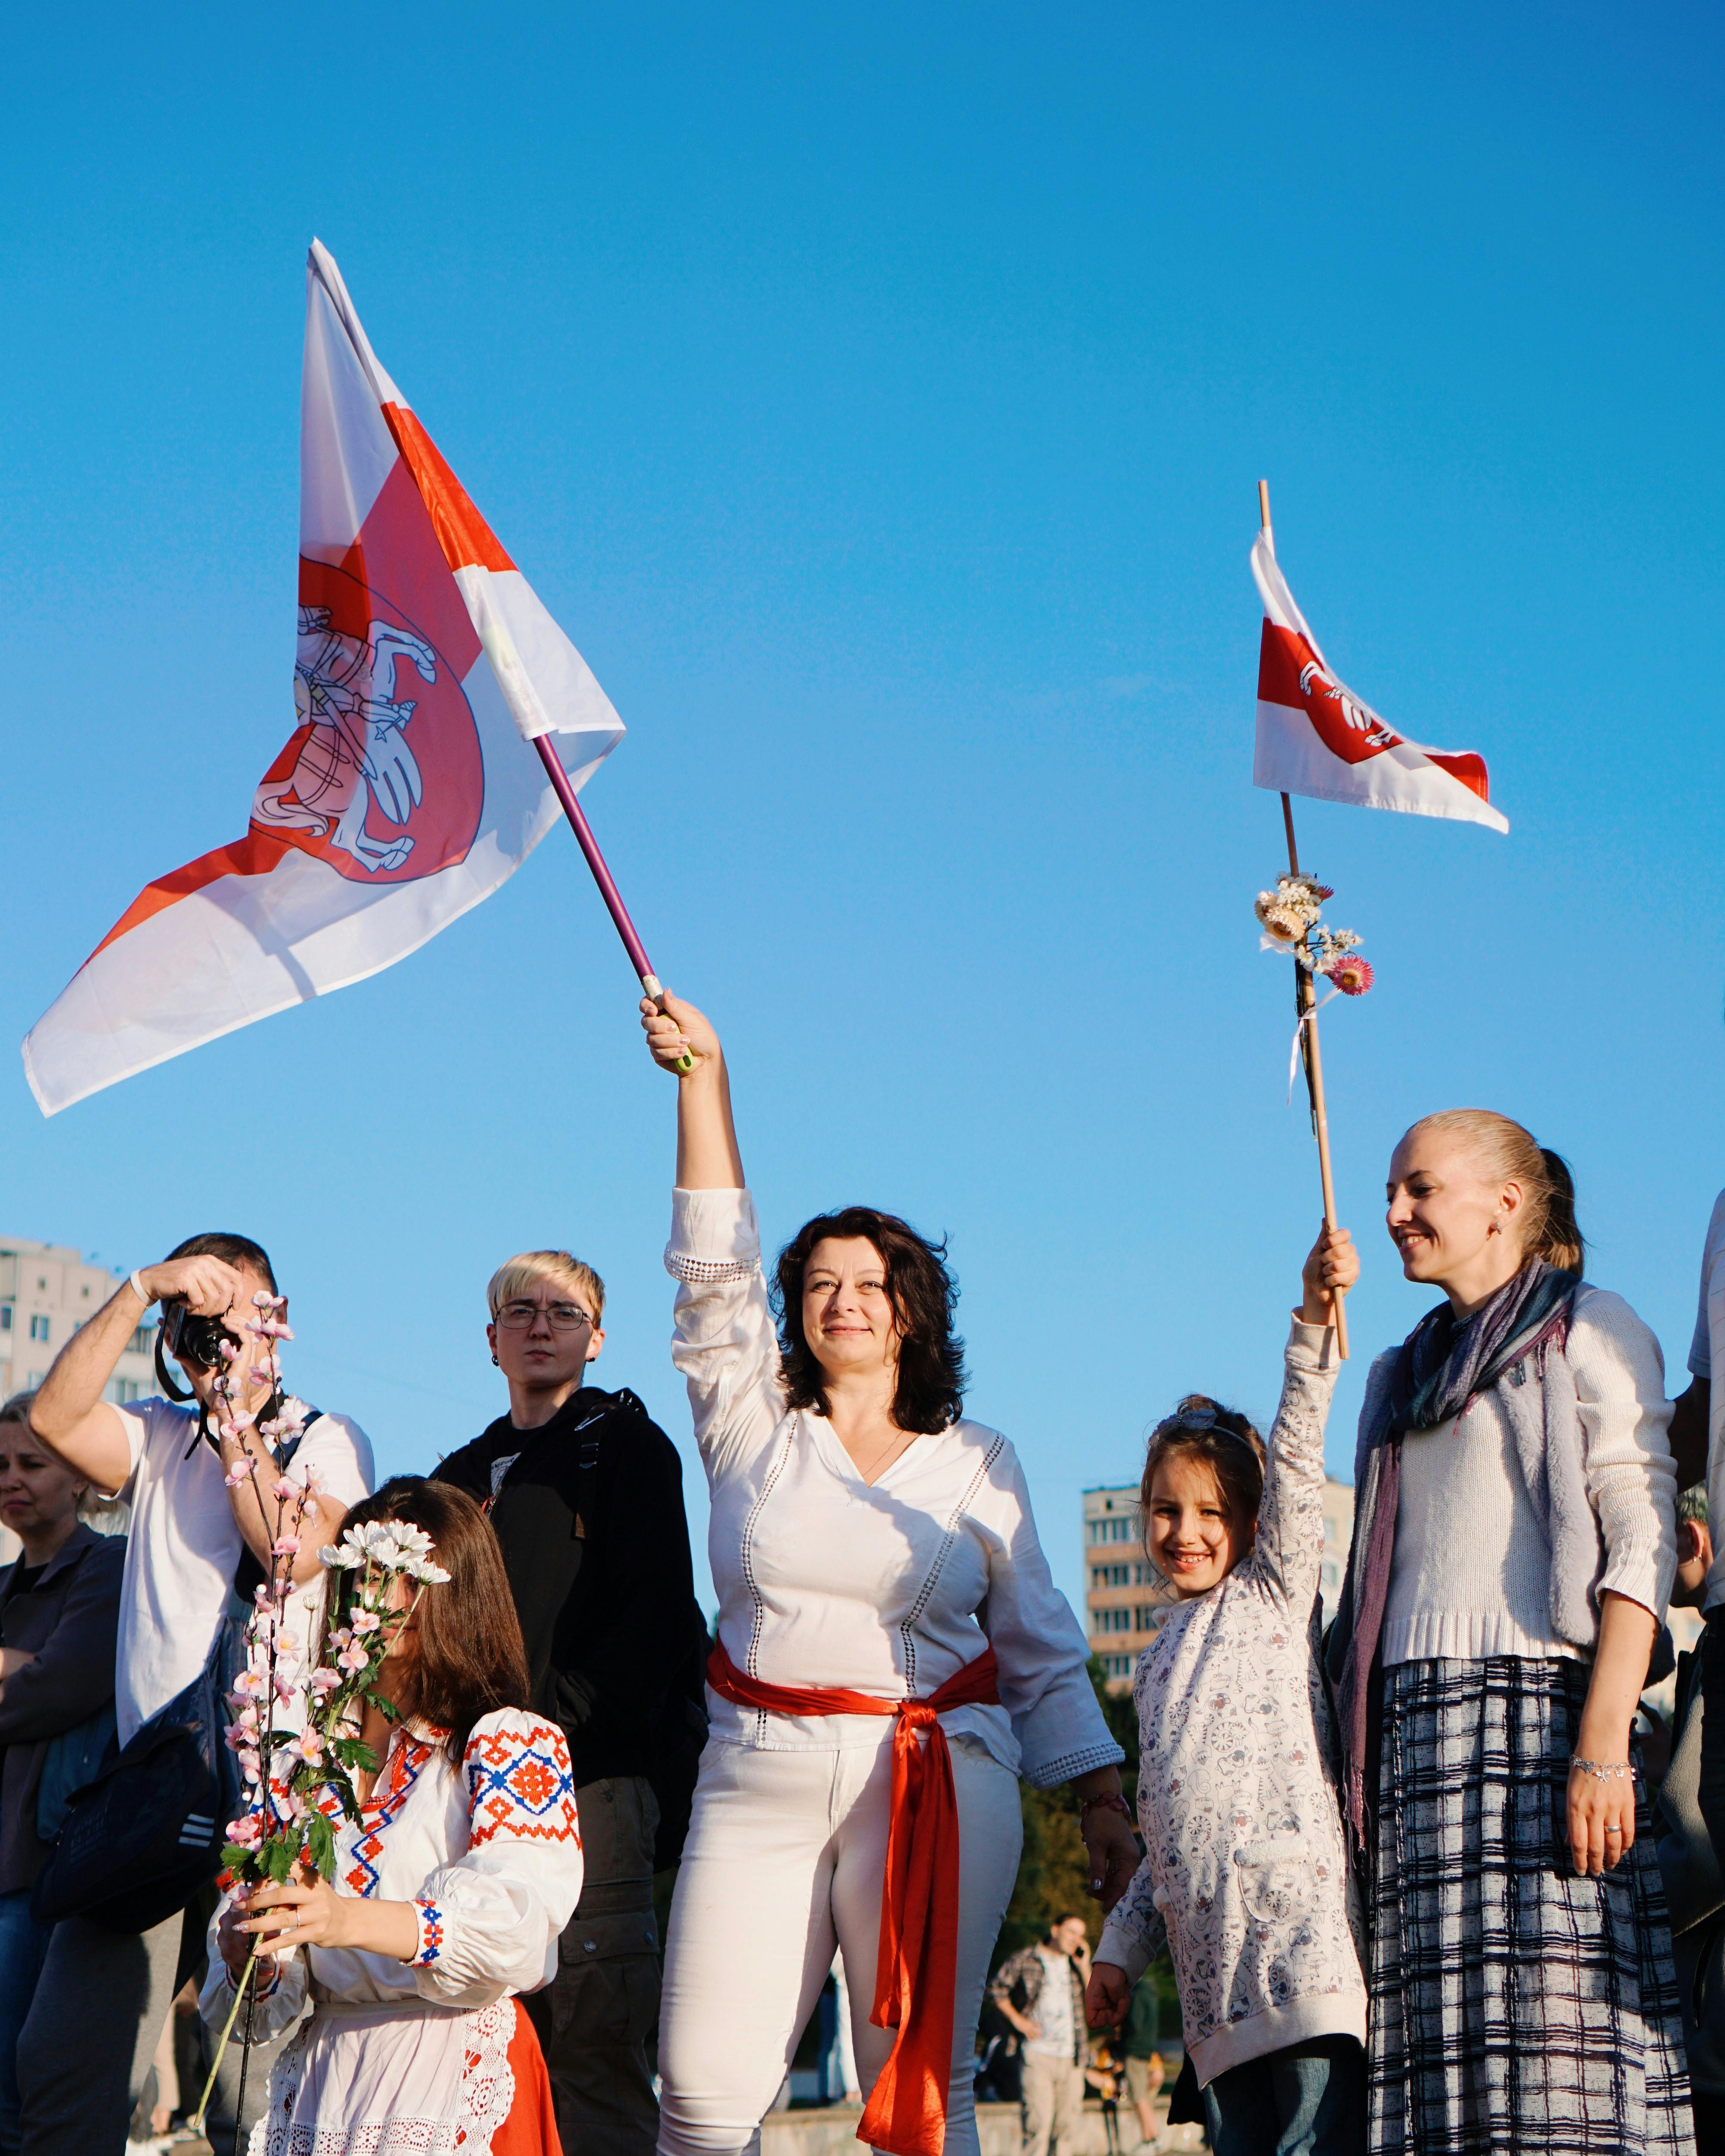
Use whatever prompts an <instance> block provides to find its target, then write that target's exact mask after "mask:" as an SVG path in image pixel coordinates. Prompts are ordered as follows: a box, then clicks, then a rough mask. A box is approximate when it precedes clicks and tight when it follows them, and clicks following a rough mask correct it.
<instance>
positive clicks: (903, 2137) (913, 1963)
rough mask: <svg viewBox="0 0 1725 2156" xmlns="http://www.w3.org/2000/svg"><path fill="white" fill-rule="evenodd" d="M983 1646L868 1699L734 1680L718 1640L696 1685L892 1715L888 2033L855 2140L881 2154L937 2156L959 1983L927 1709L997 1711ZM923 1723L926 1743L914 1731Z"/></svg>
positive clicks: (881, 2013)
mask: <svg viewBox="0 0 1725 2156" xmlns="http://www.w3.org/2000/svg"><path fill="white" fill-rule="evenodd" d="M996 1680H997V1665H996V1663H995V1661H994V1650H993V1648H992V1647H986V1648H984V1649H983V1652H982V1653H981V1654H980V1655H978V1656H977V1658H976V1660H975V1661H973V1662H967V1663H966V1664H965V1666H964V1667H963V1669H962V1670H959V1671H957V1672H956V1673H955V1674H954V1675H953V1676H950V1677H948V1678H947V1681H946V1682H945V1683H944V1684H943V1685H942V1686H941V1688H940V1690H939V1691H937V1692H935V1693H933V1694H932V1696H931V1697H929V1698H927V1699H901V1700H899V1701H896V1702H895V1701H892V1700H887V1699H875V1697H873V1696H872V1695H871V1694H870V1693H868V1692H865V1691H843V1690H841V1689H839V1687H838V1686H827V1685H820V1686H814V1685H809V1686H799V1685H772V1684H762V1682H761V1681H760V1679H759V1678H758V1677H751V1676H744V1674H743V1673H742V1671H741V1670H739V1669H738V1668H737V1665H736V1664H735V1663H734V1662H733V1661H732V1659H731V1657H730V1655H727V1654H726V1651H725V1650H724V1648H723V1647H722V1646H716V1647H715V1648H714V1649H713V1651H712V1653H711V1655H710V1656H709V1657H708V1660H707V1666H706V1681H707V1682H708V1683H709V1684H710V1685H711V1686H712V1688H713V1690H714V1691H716V1692H717V1693H718V1694H719V1696H720V1697H721V1698H723V1699H729V1700H734V1701H735V1702H737V1705H738V1706H739V1707H758V1708H763V1709H764V1710H765V1711H766V1712H768V1713H769V1714H891V1715H896V1717H898V1727H897V1728H896V1729H895V1730H894V1732H892V1810H891V1815H890V1820H889V1824H888V1826H887V1830H886V1878H885V1880H884V1881H883V1882H882V1885H881V1890H880V1954H879V1957H878V1958H877V1960H876V1962H875V2005H874V2011H873V2012H872V2013H871V2014H870V2015H869V2019H870V2021H872V2022H873V2023H874V2025H875V2027H876V2028H877V2029H896V2030H898V2038H897V2040H896V2043H895V2044H894V2045H893V2047H892V2053H891V2057H889V2059H888V2060H887V2061H886V2065H885V2066H883V2067H882V2068H881V2070H880V2079H879V2080H878V2081H877V2082H875V2087H874V2089H873V2092H871V2093H870V2097H869V2101H868V2105H867V2107H866V2108H865V2111H864V2112H863V2115H862V2123H861V2124H860V2126H859V2127H858V2128H857V2138H858V2140H859V2141H867V2142H870V2143H873V2145H874V2146H875V2148H886V2149H890V2150H891V2152H892V2156H941V2152H942V2144H943V2143H944V2142H945V2139H946V2133H947V2086H948V2084H949V2083H950V2082H951V2080H952V2013H953V1999H954V1994H955V1993H956V1992H957V1985H958V1799H957V1794H956V1793H955V1792H954V1789H953V1787H952V1753H951V1752H950V1751H948V1749H947V1734H946V1732H945V1731H944V1730H943V1729H942V1727H941V1726H940V1722H939V1719H938V1717H940V1716H941V1715H942V1714H943V1713H944V1712H946V1711H947V1708H948V1707H998V1706H999V1704H1000V1691H999V1685H998V1683H997V1681H996ZM922 1729H926V1730H927V1732H928V1743H927V1746H926V1747H924V1746H923V1745H922V1744H919V1743H917V1741H916V1732H918V1731H919V1730H922Z"/></svg>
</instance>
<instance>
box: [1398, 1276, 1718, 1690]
mask: <svg viewBox="0 0 1725 2156" xmlns="http://www.w3.org/2000/svg"><path fill="white" fill-rule="evenodd" d="M1390 1352H1391V1353H1395V1352H1396V1351H1395V1350H1391V1351H1390ZM1567 1353H1568V1362H1569V1368H1570V1369H1571V1371H1572V1373H1574V1379H1575V1390H1576V1396H1577V1400H1578V1403H1579V1411H1580V1415H1581V1422H1582V1430H1583V1436H1584V1444H1585V1448H1586V1478H1587V1492H1588V1496H1589V1501H1590V1502H1591V1503H1592V1506H1593V1508H1594V1512H1596V1513H1597V1514H1598V1516H1599V1532H1600V1536H1601V1538H1602V1540H1603V1541H1604V1550H1605V1569H1604V1574H1603V1576H1602V1577H1601V1578H1600V1580H1599V1590H1600V1592H1601V1593H1604V1591H1605V1590H1606V1589H1611V1590H1613V1591H1614V1592H1615V1593H1616V1594H1622V1595H1625V1596H1627V1597H1628V1598H1629V1599H1630V1601H1632V1602H1639V1603H1640V1604H1642V1605H1643V1607H1644V1608H1645V1609H1651V1611H1652V1612H1653V1613H1654V1614H1655V1615H1656V1617H1663V1615H1664V1614H1665V1605H1666V1601H1667V1599H1669V1597H1670V1594H1671V1580H1672V1578H1673V1574H1674V1573H1675V1569H1676V1471H1675V1470H1674V1468H1673V1467H1672V1465H1671V1448H1670V1446H1669V1445H1667V1444H1666V1430H1667V1429H1668V1427H1669V1426H1670V1423H1671V1405H1670V1403H1669V1402H1668V1401H1667V1400H1666V1396H1665V1363H1664V1359H1663V1358H1662V1357H1661V1354H1660V1350H1659V1342H1658V1341H1657V1340H1656V1338H1655V1337H1654V1336H1653V1334H1652V1333H1651V1332H1650V1331H1649V1330H1648V1328H1647V1327H1646V1326H1645V1325H1644V1324H1643V1323H1642V1322H1641V1321H1640V1318H1639V1317H1636V1315H1635V1312H1634V1311H1632V1310H1631V1309H1630V1306H1629V1305H1628V1304H1627V1303H1626V1302H1625V1301H1624V1299H1623V1297H1622V1296H1620V1295H1613V1294H1611V1293H1610V1292H1609V1291H1608V1290H1606V1289H1603V1288H1596V1287H1584V1288H1583V1289H1582V1290H1581V1291H1580V1292H1579V1294H1578V1295H1577V1296H1576V1298H1575V1312H1574V1322H1573V1323H1572V1324H1571V1327H1570V1330H1569V1339H1568V1349H1567ZM1503 1382H1504V1383H1508V1382H1510V1380H1509V1379H1508V1378H1506V1379H1505V1380H1504V1381H1503ZM1551 1569H1552V1559H1551V1550H1550V1548H1549V1546H1548V1543H1547V1540H1546V1537H1545V1532H1544V1531H1543V1527H1542V1526H1541V1524H1540V1519H1539V1516H1538V1512H1536V1511H1535V1508H1534V1507H1533V1504H1532V1501H1531V1500H1530V1498H1529V1496H1528V1492H1527V1484H1526V1482H1525V1481H1524V1479H1523V1476H1522V1466H1521V1461H1520V1458H1519V1455H1518V1454H1517V1449H1516V1444H1515V1438H1514V1435H1513V1433H1512V1430H1511V1428H1510V1425H1509V1421H1508V1418H1507V1415H1506V1414H1505V1413H1504V1409H1503V1406H1502V1401H1501V1399H1499V1395H1498V1389H1497V1388H1496V1387H1494V1388H1493V1389H1492V1390H1491V1391H1490V1392H1488V1393H1486V1394H1483V1395H1482V1396H1481V1397H1480V1398H1478V1399H1474V1400H1472V1401H1471V1402H1470V1403H1469V1404H1468V1406H1467V1407H1466V1409H1465V1410H1464V1412H1463V1413H1462V1414H1460V1415H1458V1416H1455V1418H1453V1419H1451V1420H1450V1421H1449V1422H1446V1423H1440V1424H1439V1425H1438V1427H1437V1428H1436V1429H1435V1430H1410V1431H1409V1434H1408V1435H1407V1437H1406V1438H1405V1439H1404V1440H1403V1444H1402V1461H1401V1502H1400V1506H1399V1509H1398V1512H1397V1515H1396V1532H1395V1563H1394V1570H1393V1571H1392V1573H1391V1574H1390V1582H1389V1605H1388V1607H1387V1609H1385V1612H1384V1663H1385V1666H1390V1665H1392V1664H1394V1663H1397V1662H1417V1661H1436V1660H1439V1659H1453V1660H1455V1661H1483V1660H1485V1659H1486V1656H1488V1655H1534V1656H1543V1655H1576V1654H1579V1653H1580V1652H1581V1650H1580V1649H1579V1648H1578V1647H1576V1646H1574V1645H1570V1644H1568V1643H1566V1642H1565V1641H1563V1640H1560V1639H1559V1638H1558V1637H1557V1635H1556V1632H1555V1630H1554V1628H1553V1624H1552V1619H1551Z"/></svg>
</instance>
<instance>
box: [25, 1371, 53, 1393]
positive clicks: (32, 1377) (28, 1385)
mask: <svg viewBox="0 0 1725 2156" xmlns="http://www.w3.org/2000/svg"><path fill="white" fill-rule="evenodd" d="M47 1375H48V1373H47V1371H46V1370H32V1371H31V1373H30V1374H29V1376H28V1378H25V1380H24V1389H25V1390H26V1391H27V1392H32V1393H33V1392H34V1391H35V1389H36V1388H37V1387H38V1386H39V1384H40V1383H42V1380H43V1379H44V1378H45V1377H46V1376H47Z"/></svg>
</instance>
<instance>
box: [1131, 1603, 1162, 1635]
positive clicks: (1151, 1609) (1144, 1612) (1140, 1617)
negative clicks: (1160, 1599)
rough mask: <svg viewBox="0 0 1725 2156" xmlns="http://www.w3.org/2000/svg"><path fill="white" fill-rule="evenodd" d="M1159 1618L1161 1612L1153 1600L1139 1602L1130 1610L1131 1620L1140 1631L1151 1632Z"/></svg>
mask: <svg viewBox="0 0 1725 2156" xmlns="http://www.w3.org/2000/svg"><path fill="white" fill-rule="evenodd" d="M1161 1620H1162V1612H1161V1611H1160V1610H1159V1609H1158V1608H1157V1606H1156V1604H1154V1603H1153V1602H1141V1603H1140V1604H1138V1606H1137V1609H1134V1610H1133V1612H1132V1621H1133V1623H1134V1625H1136V1626H1137V1630H1139V1631H1141V1632H1153V1631H1154V1630H1156V1627H1157V1625H1158V1624H1159V1623H1160V1622H1161Z"/></svg>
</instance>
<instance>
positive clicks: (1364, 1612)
mask: <svg viewBox="0 0 1725 2156" xmlns="http://www.w3.org/2000/svg"><path fill="white" fill-rule="evenodd" d="M1580 1285H1581V1276H1580V1275H1579V1273H1568V1272H1560V1271H1559V1270H1558V1268H1557V1267H1556V1266H1555V1265H1548V1264H1547V1263H1546V1262H1545V1260H1544V1259H1543V1258H1533V1259H1531V1260H1529V1261H1528V1262H1527V1264H1526V1265H1523V1266H1522V1270H1520V1271H1519V1272H1518V1273H1517V1275H1516V1276H1515V1278H1514V1279H1513V1280H1510V1281H1505V1283H1504V1284H1503V1286H1502V1287H1501V1288H1499V1289H1498V1291H1497V1293H1496V1294H1495V1295H1493V1296H1488V1297H1487V1299H1486V1301H1484V1302H1482V1303H1481V1305H1480V1306H1479V1308H1478V1309H1477V1310H1476V1311H1475V1312H1474V1313H1473V1315H1472V1316H1471V1317H1466V1318H1462V1319H1459V1320H1458V1319H1457V1317H1456V1316H1455V1312H1454V1311H1453V1310H1451V1308H1450V1306H1449V1304H1448V1303H1447V1302H1441V1303H1440V1304H1439V1305H1438V1306H1437V1308H1436V1309H1435V1310H1431V1311H1428V1312H1426V1314H1425V1317H1422V1318H1421V1319H1420V1322H1419V1323H1418V1324H1417V1325H1416V1326H1415V1327H1414V1330H1413V1331H1412V1332H1410V1333H1409V1335H1408V1337H1407V1338H1406V1339H1405V1340H1404V1342H1402V1345H1401V1349H1400V1352H1399V1354H1398V1356H1397V1358H1396V1363H1395V1368H1394V1373H1392V1375H1391V1378H1390V1382H1389V1387H1388V1389H1387V1390H1386V1391H1385V1393H1384V1395H1383V1397H1382V1399H1380V1400H1379V1402H1378V1408H1377V1412H1376V1414H1375V1417H1374V1419H1373V1424H1372V1426H1371V1427H1370V1428H1369V1429H1368V1430H1363V1432H1362V1433H1361V1437H1362V1446H1361V1450H1362V1453H1363V1461H1364V1464H1363V1469H1362V1471H1361V1474H1360V1478H1359V1487H1358V1490H1357V1491H1355V1493H1354V1496H1355V1510H1354V1520H1353V1549H1352V1550H1351V1551H1350V1552H1349V1554H1348V1582H1347V1585H1346V1586H1345V1587H1344V1589H1343V1594H1342V1602H1341V1606H1340V1608H1339V1609H1337V1613H1336V1625H1335V1633H1334V1635H1333V1637H1332V1640H1331V1642H1330V1648H1329V1653H1328V1655H1327V1661H1328V1663H1329V1666H1330V1668H1331V1670H1332V1671H1336V1670H1337V1664H1338V1662H1339V1665H1340V1670H1339V1682H1338V1683H1337V1698H1336V1711H1337V1718H1338V1720H1339V1721H1340V1722H1341V1725H1342V1744H1343V1762H1344V1765H1345V1768H1346V1779H1345V1783H1344V1786H1343V1794H1342V1809H1343V1815H1344V1816H1345V1818H1346V1819H1347V1821H1348V1829H1349V1831H1350V1832H1351V1833H1352V1835H1353V1840H1354V1844H1355V1846H1356V1847H1357V1848H1362V1849H1363V1847H1364V1846H1365V1840H1366V1809H1367V1807H1366V1768H1367V1762H1368V1751H1369V1747H1368V1736H1369V1732H1370V1723H1371V1720H1372V1713H1371V1705H1372V1689H1373V1677H1374V1676H1375V1675H1376V1673H1377V1670H1378V1652H1379V1650H1380V1648H1381V1646H1382V1644H1383V1635H1384V1609H1385V1606H1386V1604H1388V1602H1389V1574H1390V1568H1391V1565H1392V1563H1393V1562H1394V1557H1395V1523H1396V1514H1397V1512H1398V1510H1399V1505H1400V1499H1401V1474H1402V1440H1403V1439H1404V1437H1405V1436H1406V1435H1407V1434H1408V1432H1409V1430H1414V1431H1418V1430H1435V1429H1437V1427H1438V1426H1439V1424H1441V1423H1446V1422H1448V1421H1449V1420H1450V1418H1451V1417H1452V1416H1454V1415H1459V1414H1461V1412H1462V1411H1463V1409H1465V1408H1466V1406H1467V1404H1468V1403H1469V1401H1470V1400H1472V1399H1477V1398H1478V1396H1479V1395H1480V1394H1481V1393H1486V1392H1489V1391H1490V1390H1491V1388H1492V1386H1493V1385H1495V1384H1496V1383H1497V1380H1498V1379H1499V1378H1501V1377H1502V1374H1503V1373H1504V1372H1505V1371H1506V1370H1507V1369H1508V1368H1509V1367H1510V1366H1511V1364H1512V1363H1517V1362H1519V1361H1520V1360H1521V1359H1522V1357H1523V1356H1525V1355H1528V1354H1532V1353H1534V1352H1535V1351H1536V1350H1537V1349H1538V1348H1540V1347H1543V1346H1544V1344H1545V1343H1546V1342H1547V1341H1548V1339H1550V1338H1552V1337H1558V1338H1559V1339H1561V1337H1562V1335H1563V1333H1565V1332H1567V1330H1568V1319H1569V1306H1570V1303H1571V1301H1572V1299H1573V1297H1574V1293H1575V1291H1576V1289H1577V1288H1578V1287H1579V1286H1580Z"/></svg>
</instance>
